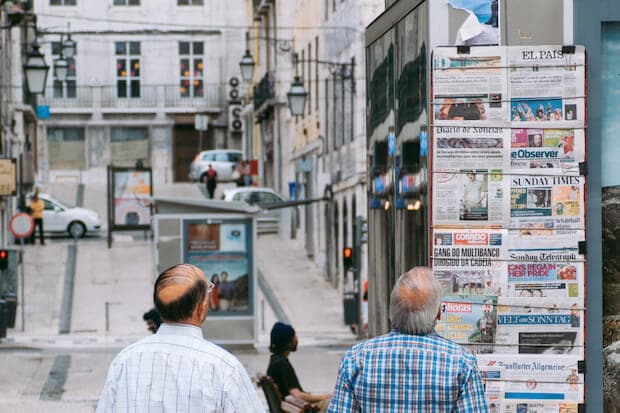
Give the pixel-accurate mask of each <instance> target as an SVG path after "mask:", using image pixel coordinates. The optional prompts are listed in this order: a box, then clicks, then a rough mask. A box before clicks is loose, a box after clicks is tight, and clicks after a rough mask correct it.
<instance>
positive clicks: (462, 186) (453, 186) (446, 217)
mask: <svg viewBox="0 0 620 413" xmlns="http://www.w3.org/2000/svg"><path fill="white" fill-rule="evenodd" d="M433 145H434V146H433V165H434V170H435V171H436V172H435V173H434V178H435V187H434V189H433V197H434V199H433V206H434V208H433V213H434V218H433V219H434V221H435V223H436V224H455V223H462V222H468V221H481V222H483V223H485V224H497V225H501V224H502V223H503V222H504V221H505V220H506V218H507V217H508V202H507V199H508V198H507V196H508V195H507V194H508V191H507V187H508V176H507V175H505V174H504V172H505V171H506V169H507V168H508V167H509V163H508V160H507V156H506V154H507V151H508V148H509V129H507V128H506V129H504V128H496V127H468V126H437V127H435V134H434V140H433Z"/></svg>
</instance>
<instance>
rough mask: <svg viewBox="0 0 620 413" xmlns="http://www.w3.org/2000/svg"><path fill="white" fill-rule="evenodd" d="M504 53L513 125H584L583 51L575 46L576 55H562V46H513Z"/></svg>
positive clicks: (563, 53)
mask: <svg viewBox="0 0 620 413" xmlns="http://www.w3.org/2000/svg"><path fill="white" fill-rule="evenodd" d="M507 50H508V63H509V65H510V70H509V72H508V73H509V76H508V89H509V94H510V120H511V121H512V122H519V123H521V122H549V123H555V124H557V123H562V122H564V123H566V122H569V123H570V122H573V121H581V122H580V123H583V120H584V119H585V82H584V78H585V52H584V50H583V47H581V46H577V48H576V53H565V52H564V51H563V50H562V47H561V46H513V47H509V48H507ZM573 123H576V122H573Z"/></svg>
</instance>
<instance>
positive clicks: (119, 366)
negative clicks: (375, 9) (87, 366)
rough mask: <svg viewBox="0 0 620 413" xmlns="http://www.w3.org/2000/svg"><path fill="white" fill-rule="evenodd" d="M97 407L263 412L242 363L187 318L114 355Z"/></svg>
mask: <svg viewBox="0 0 620 413" xmlns="http://www.w3.org/2000/svg"><path fill="white" fill-rule="evenodd" d="M97 412H98V413H104V412H106V413H107V412H224V413H228V412H230V413H232V412H243V413H246V412H247V413H251V412H261V413H264V408H263V406H262V404H261V402H260V401H259V399H258V395H257V393H256V389H255V388H254V386H253V385H252V382H251V381H250V378H249V377H248V374H247V372H246V371H245V369H244V368H243V365H242V364H241V363H240V362H239V360H237V358H236V357H235V356H233V355H232V354H230V353H228V352H227V351H225V350H224V349H222V348H220V347H218V346H216V345H215V344H213V343H211V342H209V341H207V340H205V339H204V338H203V336H202V330H201V329H200V328H198V327H195V326H191V325H188V324H167V323H164V324H162V325H161V326H160V327H159V330H158V331H157V334H154V335H152V336H149V337H146V338H143V339H142V340H140V341H138V342H136V343H134V344H132V345H131V346H129V347H127V348H125V349H124V350H122V351H121V352H120V353H119V354H118V355H117V356H116V357H115V358H114V361H112V364H111V365H110V370H109V371H108V377H107V379H106V383H105V386H104V388H103V391H102V394H101V398H100V400H99V404H98V405H97Z"/></svg>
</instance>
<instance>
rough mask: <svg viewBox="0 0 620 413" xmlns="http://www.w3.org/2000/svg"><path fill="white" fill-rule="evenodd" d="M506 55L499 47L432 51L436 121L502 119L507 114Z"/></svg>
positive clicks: (455, 121) (434, 114)
mask: <svg viewBox="0 0 620 413" xmlns="http://www.w3.org/2000/svg"><path fill="white" fill-rule="evenodd" d="M505 67H506V57H505V52H504V51H503V49H501V48H495V47H493V48H491V47H472V48H471V53H470V54H458V53H457V51H456V49H455V48H437V49H435V51H434V53H433V78H434V80H433V119H434V120H435V124H456V123H467V122H469V121H475V122H476V123H480V122H487V121H503V120H505V119H507V117H508V106H509V105H508V102H507V101H506V95H507V90H508V87H507V79H506V71H505Z"/></svg>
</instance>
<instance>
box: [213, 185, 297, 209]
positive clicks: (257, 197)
mask: <svg viewBox="0 0 620 413" xmlns="http://www.w3.org/2000/svg"><path fill="white" fill-rule="evenodd" d="M222 200H224V201H243V202H247V203H248V204H250V205H254V204H257V203H271V202H282V201H286V199H284V198H283V197H282V196H281V195H280V194H278V193H277V192H276V191H274V190H273V189H271V188H264V187H256V186H241V187H238V188H231V189H225V190H224V192H223V194H222Z"/></svg>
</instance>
